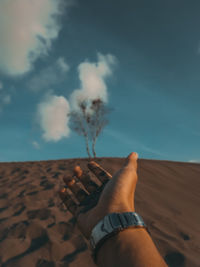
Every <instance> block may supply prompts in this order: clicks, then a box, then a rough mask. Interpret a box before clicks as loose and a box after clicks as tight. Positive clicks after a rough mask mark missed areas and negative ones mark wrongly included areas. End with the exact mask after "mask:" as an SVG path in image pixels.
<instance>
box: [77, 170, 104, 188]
mask: <svg viewBox="0 0 200 267" xmlns="http://www.w3.org/2000/svg"><path fill="white" fill-rule="evenodd" d="M74 175H75V176H76V177H77V178H78V179H79V180H80V182H81V183H82V184H83V185H84V187H85V188H86V190H87V191H88V192H89V193H92V192H94V191H96V190H97V189H98V187H99V186H98V185H97V184H96V183H95V182H93V181H92V180H91V177H90V175H89V173H88V172H84V171H82V169H81V168H80V166H78V165H77V166H75V168H74Z"/></svg>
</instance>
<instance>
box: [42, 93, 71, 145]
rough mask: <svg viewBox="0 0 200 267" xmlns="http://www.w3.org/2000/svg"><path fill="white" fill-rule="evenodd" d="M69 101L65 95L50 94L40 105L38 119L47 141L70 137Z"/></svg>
mask: <svg viewBox="0 0 200 267" xmlns="http://www.w3.org/2000/svg"><path fill="white" fill-rule="evenodd" d="M69 111H70V107H69V103H68V101H67V99H66V98H65V97H64V96H56V95H49V96H47V97H46V99H45V100H44V101H43V102H41V103H40V104H39V105H38V119H39V124H40V127H41V129H42V130H43V136H42V137H43V139H44V140H45V141H54V142H56V141H59V140H60V139H61V138H63V137H68V136H69V134H70V129H69V127H68V120H69V117H68V113H69Z"/></svg>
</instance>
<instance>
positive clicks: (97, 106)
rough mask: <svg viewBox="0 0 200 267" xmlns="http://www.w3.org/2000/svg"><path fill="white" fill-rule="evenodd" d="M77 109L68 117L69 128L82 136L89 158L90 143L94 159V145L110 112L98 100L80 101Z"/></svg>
mask: <svg viewBox="0 0 200 267" xmlns="http://www.w3.org/2000/svg"><path fill="white" fill-rule="evenodd" d="M78 107H79V108H78V109H77V110H74V111H72V112H71V113H70V114H69V116H70V122H71V128H72V129H73V130H74V131H75V132H77V133H78V134H79V135H82V136H84V138H85V143H86V150H87V154H88V157H89V158H91V153H90V149H89V141H91V143H92V154H93V157H94V158H95V157H96V151H95V145H96V142H97V139H98V137H99V135H100V133H101V132H102V130H103V128H104V127H105V126H106V125H107V124H108V119H107V115H108V113H109V112H110V111H111V109H109V108H108V107H106V105H105V103H104V102H103V101H102V100H101V99H100V98H98V99H94V100H92V101H82V102H80V103H79V106H78Z"/></svg>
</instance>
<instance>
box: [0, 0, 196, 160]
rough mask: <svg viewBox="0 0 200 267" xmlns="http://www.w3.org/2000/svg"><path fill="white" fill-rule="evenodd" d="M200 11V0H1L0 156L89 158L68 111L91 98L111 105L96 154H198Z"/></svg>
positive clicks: (145, 156)
mask: <svg viewBox="0 0 200 267" xmlns="http://www.w3.org/2000/svg"><path fill="white" fill-rule="evenodd" d="M22 7H23V8H22ZM199 11H200V3H199V2H198V1H194V2H193V4H191V3H188V1H181V3H180V1H178V0H175V1H173V2H172V1H168V2H167V3H161V2H159V1H158V0H153V1H151V4H150V3H149V2H148V1H147V0H144V1H142V2H139V1H131V0H128V1H127V2H126V4H124V2H122V0H119V1H114V0H111V1H109V2H108V1H105V0H103V1H101V2H99V1H97V0H93V1H91V0H86V1H84V3H83V2H81V1H79V0H65V1H64V0H57V1H51V0H46V1H44V2H40V0H35V2H34V5H33V4H31V2H29V1H28V2H27V0H15V2H6V1H5V0H3V1H1V2H0V123H1V124H0V125H1V131H0V147H1V153H0V163H6V162H30V161H31V162H33V161H46V160H62V159H66V158H67V159H76V158H86V157H87V154H86V149H85V143H84V139H83V137H81V136H78V135H77V134H76V133H74V132H73V131H72V129H71V128H70V124H69V120H68V116H67V115H68V114H69V112H70V111H72V110H73V109H75V108H76V107H77V102H78V100H79V99H89V100H92V99H95V98H101V99H102V100H103V102H104V103H105V104H106V105H107V106H108V107H111V108H113V111H112V112H111V113H110V115H109V124H108V125H107V126H106V127H105V129H104V130H103V132H102V135H100V137H99V138H98V140H97V144H96V152H97V158H102V157H107V158H110V157H114V158H124V157H126V156H127V155H128V154H129V153H130V152H137V153H138V154H139V159H147V160H163V161H173V162H188V163H200V152H199V151H200V119H199V117H200V116H199V115H200V107H199V99H200V90H199V87H200V79H199V72H200V37H199V30H198V26H197V25H198V24H199V23H200V17H199Z"/></svg>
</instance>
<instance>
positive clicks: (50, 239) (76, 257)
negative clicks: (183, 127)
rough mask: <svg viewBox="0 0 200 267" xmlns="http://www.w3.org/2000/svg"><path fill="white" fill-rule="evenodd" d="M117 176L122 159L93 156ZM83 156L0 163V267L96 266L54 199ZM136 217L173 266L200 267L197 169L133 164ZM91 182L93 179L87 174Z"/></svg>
mask: <svg viewBox="0 0 200 267" xmlns="http://www.w3.org/2000/svg"><path fill="white" fill-rule="evenodd" d="M96 162H97V163H99V164H100V165H101V166H102V167H103V168H105V169H106V170H107V171H109V172H110V173H111V174H114V173H115V172H116V171H117V170H118V169H119V168H120V167H121V166H122V165H123V162H124V158H97V160H96ZM87 163H88V160H87V159H66V160H65V159H63V160H51V161H39V162H19V163H17V162H13V163H0V266H2V267H27V266H28V267H54V266H55V267H64V266H65V267H67V266H70V267H83V266H90V267H93V266H96V265H95V264H94V263H93V261H92V258H91V256H90V250H89V246H88V244H89V243H88V241H87V240H85V239H84V238H83V236H82V235H81V233H80V232H79V229H78V228H77V225H76V221H75V220H74V218H73V216H72V214H71V213H70V212H69V211H68V210H67V208H66V207H65V206H64V205H60V203H61V200H60V198H59V196H58V194H57V191H58V189H59V188H61V186H62V185H64V182H63V180H62V179H63V176H64V175H66V174H70V173H71V172H72V170H73V167H74V166H75V165H76V164H80V166H81V167H82V168H83V169H87ZM138 176H139V180H138V184H137V189H136V199H135V201H136V202H135V206H136V212H138V213H139V214H141V216H142V217H143V219H144V221H145V222H146V224H147V226H148V228H149V230H150V233H151V236H152V238H153V240H154V242H155V244H156V246H157V247H158V250H159V251H160V253H161V255H162V256H163V257H164V259H165V261H166V262H167V264H168V265H169V266H170V267H182V266H184V267H199V266H200V164H197V163H183V162H172V161H164V160H163V161H160V160H146V159H139V160H138ZM92 179H93V180H94V181H95V177H92Z"/></svg>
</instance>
